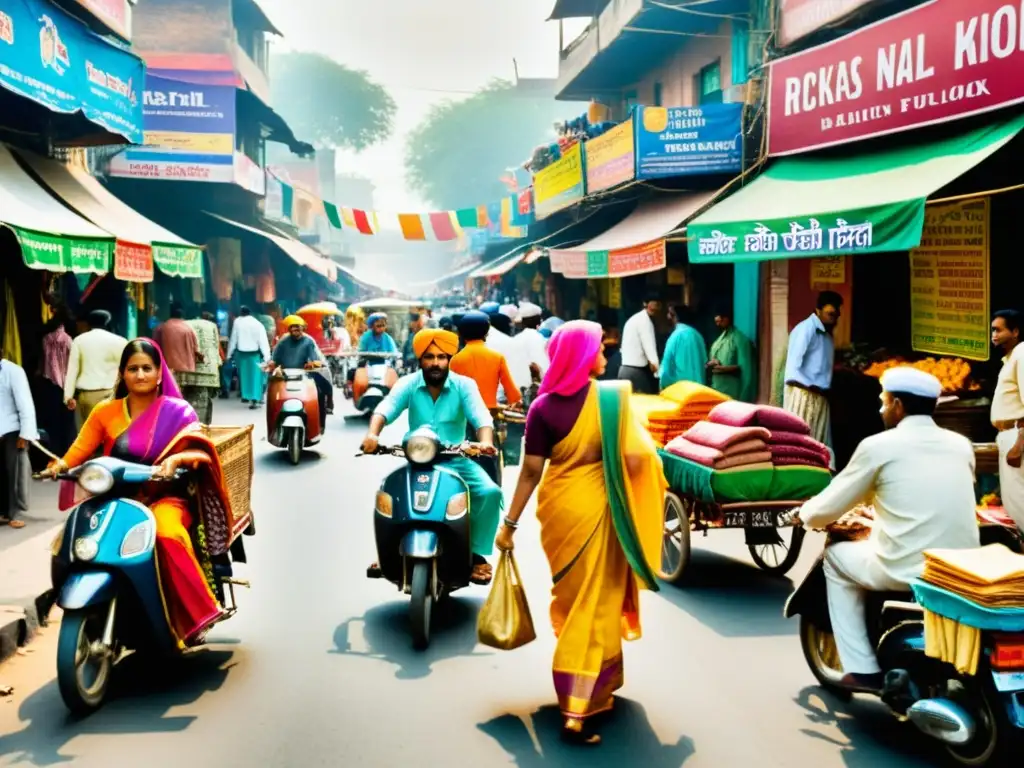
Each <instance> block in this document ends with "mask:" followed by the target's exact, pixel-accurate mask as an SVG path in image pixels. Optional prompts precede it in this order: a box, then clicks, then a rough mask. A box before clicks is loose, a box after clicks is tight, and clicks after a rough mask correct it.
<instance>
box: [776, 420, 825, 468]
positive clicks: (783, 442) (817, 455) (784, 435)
mask: <svg viewBox="0 0 1024 768" xmlns="http://www.w3.org/2000/svg"><path fill="white" fill-rule="evenodd" d="M768 448H769V450H771V452H772V464H774V465H775V466H777V467H788V466H802V467H822V468H824V469H828V466H829V463H830V461H831V458H832V455H831V453H829V450H828V446H826V445H825V444H824V443H819V442H818V441H817V440H815V439H814V438H813V437H811V436H810V435H804V434H800V433H799V432H787V431H786V430H783V429H773V430H771V437H770V438H769V439H768Z"/></svg>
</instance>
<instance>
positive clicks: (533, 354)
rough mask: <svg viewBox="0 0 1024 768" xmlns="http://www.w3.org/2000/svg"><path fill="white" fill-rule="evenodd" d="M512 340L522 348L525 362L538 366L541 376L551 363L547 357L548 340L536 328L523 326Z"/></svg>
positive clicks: (517, 380)
mask: <svg viewBox="0 0 1024 768" xmlns="http://www.w3.org/2000/svg"><path fill="white" fill-rule="evenodd" d="M512 341H513V342H515V343H516V344H518V345H519V347H520V348H521V349H522V353H523V355H524V356H525V357H526V362H527V364H528V365H536V366H537V367H538V368H540V375H541V376H542V377H543V376H544V374H545V373H546V372H547V370H548V366H549V365H551V361H550V360H549V359H548V340H547V339H545V338H544V337H543V336H541V335H540V331H538V330H537V329H536V328H523V330H522V331H520V333H519V335H518V336H516V337H514V338H513V339H512ZM513 376H514V374H513ZM516 383H517V384H518V383H519V379H516ZM527 383H529V382H527Z"/></svg>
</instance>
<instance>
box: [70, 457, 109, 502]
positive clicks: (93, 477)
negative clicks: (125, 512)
mask: <svg viewBox="0 0 1024 768" xmlns="http://www.w3.org/2000/svg"><path fill="white" fill-rule="evenodd" d="M78 484H79V485H80V486H82V488H83V489H85V490H86V491H88V492H89V493H91V494H92V495H93V496H99V495H101V494H104V493H106V492H107V491H109V490H110V489H111V488H113V487H114V475H113V474H112V473H111V472H110V470H109V469H107V468H106V467H104V466H101V465H100V464H88V465H86V466H85V467H84V468H83V469H82V471H81V472H79V474H78Z"/></svg>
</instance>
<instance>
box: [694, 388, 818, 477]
mask: <svg viewBox="0 0 1024 768" xmlns="http://www.w3.org/2000/svg"><path fill="white" fill-rule="evenodd" d="M708 420H709V421H712V422H714V423H716V424H728V425H730V426H734V427H754V426H757V427H764V428H765V429H767V430H769V431H770V432H771V435H770V436H769V438H768V441H767V442H768V449H769V450H770V451H771V454H772V464H774V465H775V466H776V467H789V466H798V467H819V468H823V469H828V467H829V465H830V464H831V458H832V455H831V453H830V452H829V449H828V447H827V446H826V445H824V444H823V443H820V442H818V441H817V440H815V439H814V438H813V437H811V428H810V427H809V426H807V422H805V421H804V420H803V419H801V418H800V417H799V416H795V415H794V414H792V413H790V412H789V411H784V410H783V409H781V408H776V407H775V406H771V405H751V404H750V403H740V402H737V401H735V400H730V401H729V402H727V403H722V404H721V405H716V406H715V407H714V409H713V410H712V411H711V413H710V414H708Z"/></svg>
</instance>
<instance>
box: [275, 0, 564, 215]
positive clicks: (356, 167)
mask: <svg viewBox="0 0 1024 768" xmlns="http://www.w3.org/2000/svg"><path fill="white" fill-rule="evenodd" d="M258 2H259V3H260V5H261V6H262V7H263V9H264V10H265V11H266V12H267V15H268V16H269V17H270V19H271V20H272V21H273V22H274V24H275V25H276V26H277V27H278V29H280V30H281V32H282V33H283V35H284V39H283V40H281V39H275V45H276V46H278V47H284V48H292V49H300V50H312V51H318V52H321V53H325V54H327V55H328V56H331V57H332V58H334V59H336V60H337V61H339V62H341V63H343V64H346V65H348V66H351V67H354V68H356V69H364V70H366V71H368V72H369V73H370V75H371V76H372V77H373V78H374V79H375V80H376V81H377V82H380V83H381V84H382V85H384V86H386V87H387V89H388V90H389V91H390V93H391V95H392V97H393V98H394V99H395V102H396V103H397V105H398V114H397V116H396V120H395V133H394V135H393V137H392V138H391V140H390V141H388V142H387V143H385V144H381V145H378V146H375V147H372V148H371V149H369V150H367V151H366V152H364V153H362V154H361V155H358V156H355V155H352V156H348V157H345V158H344V162H345V168H344V169H339V170H351V171H353V172H355V173H359V174H362V175H364V176H368V177H370V178H371V179H373V181H374V183H375V184H376V185H377V193H376V204H377V208H378V209H379V210H382V211H421V210H425V209H426V204H425V203H423V202H422V201H421V200H419V199H418V198H417V197H416V196H415V195H413V194H412V193H411V192H409V191H408V190H406V187H405V178H404V170H403V161H402V158H403V154H404V146H405V138H406V135H407V134H408V132H409V131H410V130H412V129H413V128H414V127H415V126H416V125H417V124H418V123H419V122H420V121H421V120H422V118H423V117H424V116H425V115H426V113H427V110H428V108H429V107H430V105H431V104H433V103H435V102H437V101H440V100H443V99H445V98H463V97H464V96H466V95H468V94H469V93H472V92H473V91H474V90H475V89H477V88H479V87H480V86H482V85H484V84H485V83H486V82H487V81H488V80H490V79H491V78H492V77H503V78H507V79H509V80H511V79H513V78H514V69H513V64H512V60H513V58H515V59H516V61H517V62H518V65H519V74H520V76H521V77H554V76H555V75H556V74H557V73H558V23H557V22H546V21H545V19H546V18H547V16H548V14H549V13H550V11H551V8H552V7H553V6H554V0H258ZM271 77H273V73H271ZM569 117H572V115H568V114H567V115H566V118H569ZM483 129H484V130H486V128H483ZM299 138H302V137H299ZM520 159H521V158H514V157H513V158H509V162H510V163H513V162H515V161H517V160H520ZM337 202H338V203H339V204H344V203H345V201H344V200H339V201H337ZM481 202H487V201H481Z"/></svg>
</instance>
